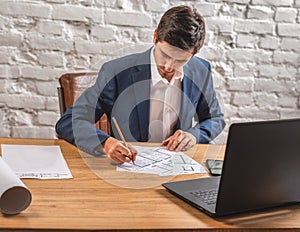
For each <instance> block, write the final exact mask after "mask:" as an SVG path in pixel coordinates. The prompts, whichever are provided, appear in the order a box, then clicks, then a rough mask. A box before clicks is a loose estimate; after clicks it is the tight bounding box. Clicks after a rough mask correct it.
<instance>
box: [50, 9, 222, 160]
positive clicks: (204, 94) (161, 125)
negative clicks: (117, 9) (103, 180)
mask: <svg viewBox="0 0 300 232" xmlns="http://www.w3.org/2000/svg"><path fill="white" fill-rule="evenodd" d="M204 37H205V23H204V20H203V18H202V17H201V15H200V14H198V13H197V12H196V10H195V9H192V8H190V7H188V6H178V7H173V8H171V9H169V10H168V11H167V12H166V13H165V14H164V15H163V16H162V18H161V20H160V22H159V25H158V27H157V28H156V29H155V31H154V38H153V42H154V46H153V47H152V48H150V49H149V50H148V51H146V52H144V53H138V54H132V55H129V56H125V57H122V58H118V59H115V60H112V61H109V62H107V63H105V64H104V65H103V66H102V68H101V70H100V72H99V74H98V79H97V81H96V83H95V84H94V85H93V86H92V87H90V88H89V89H87V90H86V91H85V92H84V93H83V94H82V95H81V96H80V98H79V99H78V100H77V101H76V102H75V104H74V105H73V106H72V107H70V108H69V109H67V111H66V112H65V114H64V115H63V116H62V118H61V119H60V120H59V121H58V122H57V124H56V132H57V135H58V136H59V137H60V138H63V139H65V140H67V141H69V142H71V143H73V144H75V145H76V146H77V147H79V148H80V149H81V150H83V151H86V152H88V153H90V154H93V155H98V154H99V155H100V154H103V152H104V153H106V155H107V157H108V158H109V159H111V160H112V161H114V162H115V163H123V162H129V161H130V160H133V161H134V160H135V156H136V150H135V149H134V148H133V147H132V146H131V145H130V144H128V143H127V144H124V143H122V142H121V141H120V140H118V139H117V138H119V137H118V133H117V131H116V130H115V127H114V125H113V124H112V123H111V128H110V131H111V132H110V135H108V134H106V133H105V132H103V131H101V130H99V129H97V128H96V127H94V125H93V124H94V123H95V122H97V121H98V120H99V119H100V117H101V116H102V115H103V114H104V113H105V114H106V115H107V116H108V119H109V120H111V118H112V117H115V118H116V120H117V121H118V124H119V126H120V128H121V130H122V132H123V134H124V137H125V139H126V141H127V142H132V141H140V142H147V141H149V142H160V143H162V144H163V145H165V146H166V147H167V149H169V150H171V151H186V150H187V149H189V148H191V147H193V146H194V145H195V144H197V143H209V142H210V141H211V140H212V139H214V138H215V137H216V136H217V135H218V134H219V133H220V132H221V131H222V130H223V128H224V126H225V123H224V119H223V114H222V112H221V110H220V107H219V103H218V100H217V98H216V94H215V91H214V88H213V82H212V77H211V67H210V64H209V63H208V62H207V61H205V60H203V59H201V58H199V57H196V56H194V55H195V54H196V53H197V52H198V51H199V50H200V48H201V47H202V45H203V43H204Z"/></svg>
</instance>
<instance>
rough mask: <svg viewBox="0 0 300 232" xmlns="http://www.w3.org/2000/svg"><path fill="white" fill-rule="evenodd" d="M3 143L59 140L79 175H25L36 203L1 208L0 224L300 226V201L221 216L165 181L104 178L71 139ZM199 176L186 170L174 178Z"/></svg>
mask: <svg viewBox="0 0 300 232" xmlns="http://www.w3.org/2000/svg"><path fill="white" fill-rule="evenodd" d="M0 144H35V145H59V146H60V147H61V149H62V152H63V154H64V157H65V159H66V161H67V163H68V165H69V168H70V170H71V172H72V174H73V177H74V178H73V179H68V180H38V179H23V182H24V183H25V184H26V185H27V186H28V188H29V189H30V191H31V193H32V196H33V200H32V203H31V205H30V206H29V208H27V209H26V210H25V211H23V212H22V213H20V214H18V215H15V216H5V215H3V214H1V213H0V230H10V231H12V230H20V229H21V230H22V231H26V230H28V231H29V230H30V231H32V230H44V231H57V230H60V231H62V230H90V231H92V230H123V231H126V230H148V231H150V230H165V231H170V230H178V231H185V230H194V231H196V230H210V231H211V230H212V229H213V230H222V231H225V230H231V229H234V230H237V229H240V230H243V231H247V230H255V229H259V230H263V229H265V230H270V229H276V230H285V229H292V230H300V208H299V207H298V206H293V207H289V208H280V209H276V210H272V211H266V212H263V213H258V214H246V215H239V216H235V217H227V218H223V219H218V220H216V219H213V218H211V217H209V216H207V215H205V214H203V213H202V212H200V211H199V210H197V209H195V208H193V207H192V206H190V205H188V204H186V203H185V202H183V201H181V200H180V199H178V198H176V197H175V196H173V195H171V194H170V193H169V192H167V190H165V189H164V188H163V187H161V186H160V185H159V186H156V187H152V188H145V189H128V188H121V187H118V186H115V185H112V184H110V182H109V181H110V180H108V181H107V180H105V181H104V180H103V179H101V178H99V177H98V176H97V175H96V174H95V173H94V172H92V171H91V170H90V169H89V168H88V167H87V165H86V163H85V162H84V161H83V159H82V157H81V155H80V153H79V152H78V150H77V148H76V147H74V146H72V145H70V144H68V143H67V142H65V141H62V140H36V139H8V138H2V139H1V138H0ZM220 151H221V153H220V154H221V155H222V152H223V150H220V146H216V145H199V146H198V147H197V152H196V156H195V159H196V160H198V161H200V162H201V161H203V156H206V158H208V156H211V155H213V153H214V152H220ZM199 177H201V175H199V174H197V175H190V176H185V175H181V176H178V177H176V178H174V180H180V179H188V178H199ZM112 178H114V177H112ZM0 181H1V180H0ZM253 192H254V194H255V190H253ZM274 194H276V193H274Z"/></svg>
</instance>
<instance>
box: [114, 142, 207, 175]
mask: <svg viewBox="0 0 300 232" xmlns="http://www.w3.org/2000/svg"><path fill="white" fill-rule="evenodd" d="M134 147H135V149H136V150H137V151H138V155H137V156H136V160H135V164H132V163H131V162H130V163H123V164H121V165H118V166H117V171H125V172H137V173H147V174H157V175H160V176H173V175H179V174H193V173H207V169H206V168H205V167H203V166H202V165H201V164H199V163H198V162H196V161H195V160H193V159H192V158H190V157H189V156H187V155H186V154H184V153H182V152H173V151H169V150H167V149H165V148H164V147H144V146H134Z"/></svg>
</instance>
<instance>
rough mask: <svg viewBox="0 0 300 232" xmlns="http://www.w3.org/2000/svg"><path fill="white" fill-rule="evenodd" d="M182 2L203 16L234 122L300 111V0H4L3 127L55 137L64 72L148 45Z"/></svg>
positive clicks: (0, 48) (6, 132)
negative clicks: (170, 11) (167, 12)
mask: <svg viewBox="0 0 300 232" xmlns="http://www.w3.org/2000/svg"><path fill="white" fill-rule="evenodd" d="M179 4H188V5H191V6H194V7H196V8H197V9H198V11H199V12H200V13H201V14H202V15H203V16H204V18H205V20H206V23H207V37H206V43H205V47H204V48H203V49H202V50H201V51H200V53H199V54H197V55H198V56H201V57H204V58H206V59H208V60H209V61H210V62H211V64H212V68H213V77H214V82H215V87H216V89H217V94H218V96H220V102H221V107H222V109H223V111H224V114H225V119H226V121H227V122H228V123H230V122H233V121H246V120H261V119H278V118H290V117H299V116H300V97H299V96H300V65H299V63H300V56H299V51H300V0H202V1H199V0H193V1H185V0H176V1H171V0H144V1H142V0H115V1H111V0H80V1H77V0H40V1H25V0H14V1H13V0H1V3H0V120H1V122H2V124H1V130H0V136H2V137H32V138H36V137H37V138H55V133H54V125H55V122H56V121H57V119H58V118H59V107H58V99H57V93H56V87H57V86H58V78H59V76H60V75H61V74H63V73H66V72H75V71H82V70H84V71H87V70H93V71H94V70H97V71H98V70H99V68H100V67H101V65H102V64H103V63H104V62H105V61H107V60H109V59H111V58H115V57H118V56H121V55H126V54H129V53H132V52H137V51H143V50H145V49H147V48H148V47H149V46H151V44H152V36H153V31H154V29H155V27H156V25H157V23H158V21H159V19H160V16H161V15H162V13H163V12H164V11H165V10H167V9H168V8H170V7H171V6H175V5H179ZM224 134H225V135H226V133H224ZM217 142H224V139H223V138H222V136H221V137H220V138H218V139H217Z"/></svg>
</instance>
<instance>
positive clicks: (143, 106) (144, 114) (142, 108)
mask: <svg viewBox="0 0 300 232" xmlns="http://www.w3.org/2000/svg"><path fill="white" fill-rule="evenodd" d="M150 51H151V49H150V50H148V51H147V52H146V53H145V54H143V58H144V60H145V62H143V63H144V64H140V65H138V66H137V67H136V69H137V71H136V72H135V73H133V74H132V76H131V80H132V85H133V90H134V95H135V99H136V107H135V108H134V110H133V111H134V112H133V114H134V115H133V120H136V123H137V129H138V131H139V132H138V133H139V136H138V137H139V139H138V140H139V141H148V134H149V120H150V119H149V116H150V114H149V113H150V84H151V66H150Z"/></svg>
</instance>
